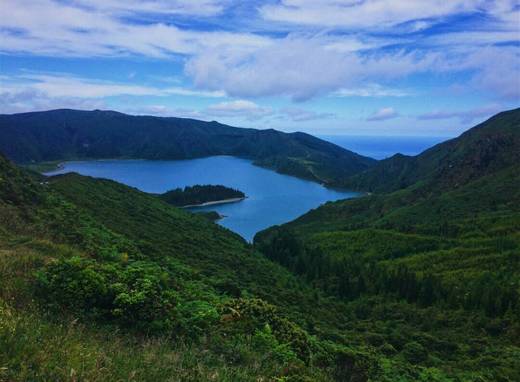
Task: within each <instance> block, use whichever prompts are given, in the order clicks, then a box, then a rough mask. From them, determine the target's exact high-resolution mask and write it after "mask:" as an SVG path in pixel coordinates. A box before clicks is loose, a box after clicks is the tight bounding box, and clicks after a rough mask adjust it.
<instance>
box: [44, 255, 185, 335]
mask: <svg viewBox="0 0 520 382" xmlns="http://www.w3.org/2000/svg"><path fill="white" fill-rule="evenodd" d="M168 284H169V276H168V274H167V273H166V272H165V271H164V270H163V269H162V268H160V267H159V266H157V265H154V264H151V263H147V262H134V263H130V264H128V265H121V264H117V263H114V264H106V263H104V264H100V263H97V262H95V261H93V260H90V259H85V258H81V257H72V258H70V259H67V260H59V261H55V262H52V263H50V264H49V265H47V266H46V267H44V268H43V269H42V270H41V271H39V272H38V273H37V293H38V294H39V296H40V297H41V298H42V299H43V300H44V301H46V302H47V304H48V305H49V306H50V307H52V308H58V307H63V308H66V309H68V310H72V311H79V312H81V313H83V314H85V315H87V316H91V317H93V318H95V319H100V320H110V321H115V322H116V323H118V324H120V325H122V326H132V327H134V328H136V329H139V330H143V331H163V330H167V329H171V328H172V327H173V324H174V321H173V316H174V315H173V309H174V307H175V296H176V293H175V291H174V290H173V289H171V288H169V285H168Z"/></svg>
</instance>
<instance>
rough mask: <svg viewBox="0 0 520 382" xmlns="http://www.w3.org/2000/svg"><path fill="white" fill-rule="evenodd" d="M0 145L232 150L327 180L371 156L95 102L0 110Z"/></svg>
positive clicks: (53, 154)
mask: <svg viewBox="0 0 520 382" xmlns="http://www.w3.org/2000/svg"><path fill="white" fill-rule="evenodd" d="M0 152H3V153H4V154H5V155H6V156H7V157H8V158H10V159H11V160H14V161H16V162H18V163H32V162H42V161H63V160H71V159H103V158H105V159H106V158H110V159H115V158H126V159H128V158H136V159H189V158H199V157H207V156H212V155H233V156H238V157H243V158H248V159H252V160H253V161H255V163H256V164H258V165H260V166H264V167H270V168H273V169H274V170H276V171H279V172H282V173H286V174H290V175H294V176H299V177H303V178H308V179H312V180H315V181H319V182H323V183H330V184H337V183H338V182H339V181H340V180H341V179H344V178H346V177H348V176H350V175H353V174H355V173H358V172H360V171H363V170H365V169H367V168H368V167H370V166H371V165H373V164H375V163H376V161H375V160H374V159H371V158H367V157H364V156H361V155H358V154H355V153H353V152H351V151H348V150H345V149H343V148H341V147H339V146H336V145H334V144H332V143H329V142H326V141H323V140H321V139H318V138H315V137H313V136H311V135H308V134H305V133H290V134H288V133H283V132H281V131H276V130H272V129H270V130H255V129H243V128H237V127H231V126H227V125H223V124H220V123H218V122H203V121H198V120H194V119H185V118H161V117H152V116H132V115H127V114H123V113H118V112H114V111H101V110H95V111H80V110H50V111H44V112H33V113H22V114H12V115H6V114H4V115H0Z"/></svg>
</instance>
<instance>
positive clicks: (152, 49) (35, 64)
mask: <svg viewBox="0 0 520 382" xmlns="http://www.w3.org/2000/svg"><path fill="white" fill-rule="evenodd" d="M0 12H1V14H2V17H0V112H1V113H15V112H25V111H34V110H46V109H54V108H62V107H67V108H78V109H96V108H99V109H114V110H118V111H122V112H126V113H130V114H152V115H158V116H180V117H190V118H197V119H203V120H218V121H220V122H223V123H228V124H232V125H235V126H243V127H255V128H276V129H280V130H284V131H296V130H300V131H306V132H309V133H312V134H317V135H334V134H338V135H339V134H346V135H396V136H398V135H412V136H447V137H448V136H454V135H457V134H459V133H460V132H462V131H464V130H465V129H467V128H469V127H471V126H472V125H474V124H476V123H478V122H480V121H482V120H484V119H485V118H487V117H489V116H491V115H492V114H494V113H496V112H497V111H500V110H505V109H510V108H514V107H518V106H520V6H519V5H518V2H517V1H516V0H495V1H493V0H449V1H448V0H442V1H441V0H421V1H419V0H406V1H405V0H277V1H275V0H268V1H257V0H253V1H239V0H126V1H116V0H0Z"/></svg>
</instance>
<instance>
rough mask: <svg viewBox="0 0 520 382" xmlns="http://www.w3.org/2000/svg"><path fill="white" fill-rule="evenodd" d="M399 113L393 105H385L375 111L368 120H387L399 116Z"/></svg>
mask: <svg viewBox="0 0 520 382" xmlns="http://www.w3.org/2000/svg"><path fill="white" fill-rule="evenodd" d="M398 116H399V114H398V113H397V112H396V111H395V110H394V108H392V107H385V108H383V109H379V110H378V111H376V112H374V113H373V114H372V115H370V116H369V117H368V118H367V121H370V122H375V121H386V120H388V119H393V118H397V117H398Z"/></svg>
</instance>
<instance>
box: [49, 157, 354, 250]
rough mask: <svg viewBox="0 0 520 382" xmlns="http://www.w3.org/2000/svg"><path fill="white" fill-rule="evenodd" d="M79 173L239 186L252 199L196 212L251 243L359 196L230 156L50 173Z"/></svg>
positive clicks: (158, 185) (158, 189)
mask: <svg viewBox="0 0 520 382" xmlns="http://www.w3.org/2000/svg"><path fill="white" fill-rule="evenodd" d="M67 172H77V173H79V174H82V175H89V176H93V177H97V178H105V179H112V180H115V181H117V182H120V183H124V184H127V185H129V186H132V187H136V188H138V189H140V190H142V191H145V192H152V193H163V192H165V191H168V190H171V189H173V188H177V187H184V186H192V185H195V184H223V185H225V186H228V187H232V188H237V189H239V190H241V191H243V192H245V194H246V195H247V196H248V198H247V199H245V200H243V201H241V202H237V203H230V204H222V205H213V206H208V207H203V208H197V210H198V211H218V212H219V213H220V214H222V215H225V216H226V217H225V218H224V219H222V220H220V221H219V223H220V224H221V225H223V226H224V227H227V228H229V229H231V230H232V231H235V232H237V233H238V234H240V235H241V236H242V237H244V238H245V239H246V240H249V241H251V240H252V239H253V236H254V235H255V233H257V232H258V231H260V230H262V229H264V228H267V227H270V226H272V225H276V224H281V223H285V222H288V221H290V220H293V219H295V218H296V217H298V216H300V215H302V214H304V213H305V212H307V211H309V210H310V209H312V208H316V207H318V206H319V205H320V204H323V203H325V202H327V201H332V200H338V199H347V198H352V197H355V196H356V195H357V194H356V193H354V192H347V191H341V190H333V189H329V188H325V187H323V186H321V185H320V184H317V183H314V182H309V181H305V180H302V179H298V178H294V177H292V176H287V175H281V174H278V173H276V172H274V171H271V170H267V169H264V168H261V167H257V166H254V165H253V164H252V163H251V162H250V161H248V160H245V159H239V158H234V157H229V156H216V157H209V158H202V159H191V160H178V161H147V160H103V161H84V162H67V163H65V164H64V167H63V168H61V169H59V170H57V171H53V172H50V173H47V175H56V174H63V173H67Z"/></svg>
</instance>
